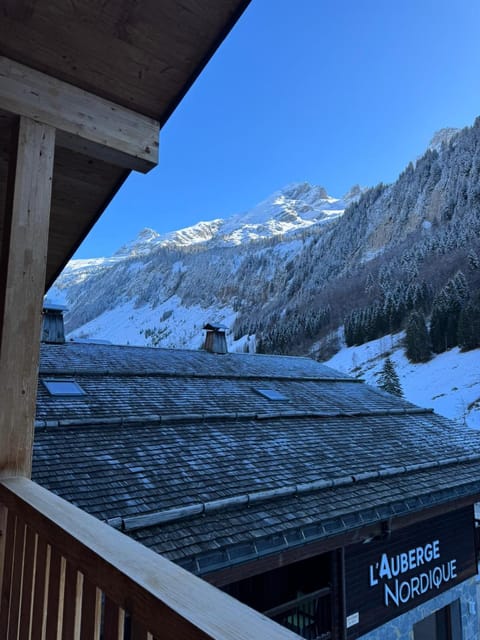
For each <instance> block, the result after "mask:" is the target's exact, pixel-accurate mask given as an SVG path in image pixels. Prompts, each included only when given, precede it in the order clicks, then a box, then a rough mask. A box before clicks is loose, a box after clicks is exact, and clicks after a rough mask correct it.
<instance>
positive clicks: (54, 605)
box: [45, 547, 63, 640]
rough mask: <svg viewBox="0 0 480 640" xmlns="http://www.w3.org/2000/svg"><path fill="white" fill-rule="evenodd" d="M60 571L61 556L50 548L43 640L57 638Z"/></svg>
mask: <svg viewBox="0 0 480 640" xmlns="http://www.w3.org/2000/svg"><path fill="white" fill-rule="evenodd" d="M61 571H62V557H61V555H60V554H59V553H58V551H57V550H56V549H54V548H52V547H51V548H50V562H49V570H48V600H47V628H46V635H45V640H57V637H58V621H59V617H60V603H61V598H63V594H62V595H61V589H60V582H61Z"/></svg>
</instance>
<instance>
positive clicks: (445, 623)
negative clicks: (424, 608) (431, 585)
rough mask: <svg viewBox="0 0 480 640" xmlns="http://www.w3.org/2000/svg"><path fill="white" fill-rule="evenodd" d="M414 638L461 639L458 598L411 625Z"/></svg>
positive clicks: (426, 639) (427, 639) (421, 639)
mask: <svg viewBox="0 0 480 640" xmlns="http://www.w3.org/2000/svg"><path fill="white" fill-rule="evenodd" d="M413 638H414V640H461V638H462V623H461V616H460V600H455V601H454V602H452V604H449V605H448V606H447V607H443V609H439V610H438V611H435V613H432V614H431V615H430V616H428V617H427V618H424V619H423V620H421V621H420V622H417V624H414V625H413Z"/></svg>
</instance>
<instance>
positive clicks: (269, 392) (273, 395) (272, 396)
mask: <svg viewBox="0 0 480 640" xmlns="http://www.w3.org/2000/svg"><path fill="white" fill-rule="evenodd" d="M255 391H256V392H257V393H259V394H260V395H261V396H263V397H264V398H267V400H288V398H287V396H284V395H283V393H280V391H276V390H275V389H255Z"/></svg>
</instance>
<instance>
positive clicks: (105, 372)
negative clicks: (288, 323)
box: [39, 368, 365, 383]
mask: <svg viewBox="0 0 480 640" xmlns="http://www.w3.org/2000/svg"><path fill="white" fill-rule="evenodd" d="M39 376H43V377H46V376H68V377H70V378H71V377H74V376H79V377H81V376H91V377H101V376H116V377H119V378H122V377H123V378H124V377H136V378H157V377H158V378H203V379H205V378H213V379H216V380H231V379H235V380H290V381H292V382H296V381H297V380H298V381H300V382H309V381H310V382H353V383H363V382H365V380H364V379H363V378H350V377H338V378H337V377H335V378H334V377H328V376H299V375H293V374H291V375H279V374H277V375H270V374H266V373H262V374H260V373H259V374H248V375H247V374H238V373H234V372H233V373H218V374H217V373H197V372H188V373H179V372H176V371H158V369H152V370H148V369H144V368H142V369H141V370H138V371H136V370H132V371H125V370H123V371H116V370H115V369H44V368H40V371H39Z"/></svg>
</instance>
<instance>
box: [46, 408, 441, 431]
mask: <svg viewBox="0 0 480 640" xmlns="http://www.w3.org/2000/svg"><path fill="white" fill-rule="evenodd" d="M431 413H433V409H423V408H421V407H405V408H402V409H378V410H372V411H330V412H329V411H295V410H292V411H279V412H275V413H274V412H272V413H268V412H266V413H259V412H256V413H248V412H241V411H237V412H225V413H171V414H166V415H159V414H156V413H155V414H146V415H143V416H134V417H131V416H130V417H124V416H105V417H103V418H71V419H63V418H61V419H59V420H48V419H47V420H35V428H37V429H47V428H50V427H53V428H56V427H88V426H91V427H97V426H99V425H104V426H111V425H117V426H126V425H134V424H145V423H149V424H160V423H162V424H168V423H170V422H205V421H208V420H212V421H213V420H215V421H217V420H281V419H284V418H326V419H330V418H375V417H382V416H405V415H422V414H431Z"/></svg>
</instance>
